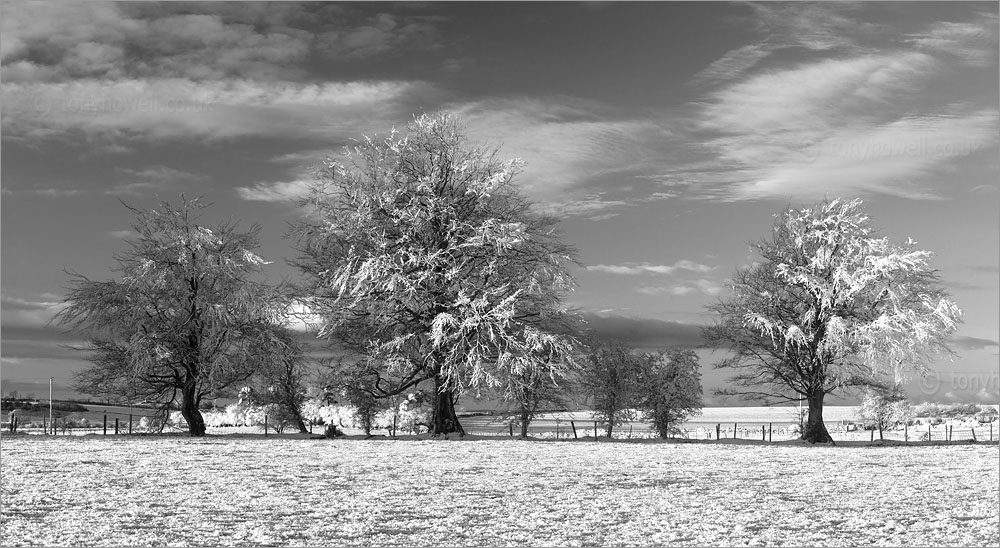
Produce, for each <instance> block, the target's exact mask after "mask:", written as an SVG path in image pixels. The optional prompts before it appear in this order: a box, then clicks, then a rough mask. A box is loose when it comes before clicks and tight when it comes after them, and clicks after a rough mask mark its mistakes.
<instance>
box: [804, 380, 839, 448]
mask: <svg viewBox="0 0 1000 548" xmlns="http://www.w3.org/2000/svg"><path fill="white" fill-rule="evenodd" d="M825 396H826V393H825V392H822V391H817V392H813V393H812V394H809V395H808V396H806V399H807V400H808V401H809V418H808V419H807V420H806V426H805V428H804V429H803V430H802V439H803V440H805V441H808V442H809V443H833V438H832V437H830V432H828V431H827V430H826V424H824V423H823V398H824V397H825Z"/></svg>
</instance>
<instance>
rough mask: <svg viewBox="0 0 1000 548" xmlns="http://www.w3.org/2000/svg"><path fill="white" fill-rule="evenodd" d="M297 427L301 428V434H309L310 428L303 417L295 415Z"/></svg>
mask: <svg viewBox="0 0 1000 548" xmlns="http://www.w3.org/2000/svg"><path fill="white" fill-rule="evenodd" d="M295 426H297V427H298V428H299V434H308V433H309V427H308V426H306V421H304V420H302V415H300V414H299V413H295Z"/></svg>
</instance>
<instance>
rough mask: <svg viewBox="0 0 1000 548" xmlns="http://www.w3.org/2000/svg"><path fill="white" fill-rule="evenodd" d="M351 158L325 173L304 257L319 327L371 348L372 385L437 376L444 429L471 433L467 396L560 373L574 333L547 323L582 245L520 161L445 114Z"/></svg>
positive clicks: (434, 425)
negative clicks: (563, 230)
mask: <svg viewBox="0 0 1000 548" xmlns="http://www.w3.org/2000/svg"><path fill="white" fill-rule="evenodd" d="M347 158H348V162H347V164H348V165H343V164H341V163H338V162H334V161H332V160H328V161H327V162H326V163H325V164H324V165H323V166H322V167H321V168H320V169H319V171H318V174H317V182H316V183H315V185H314V186H313V188H312V193H311V195H310V196H309V197H308V198H307V199H306V200H305V202H304V204H303V205H304V207H305V209H306V211H307V212H308V215H309V217H308V219H307V220H306V221H303V222H301V223H299V224H298V226H297V227H296V228H295V230H294V234H295V235H296V236H297V237H298V242H299V248H300V250H301V252H302V254H301V257H300V258H299V259H298V261H297V264H298V266H299V267H300V268H301V269H302V271H303V272H304V273H305V274H306V275H307V278H308V280H309V281H310V296H309V303H310V307H311V309H312V312H313V313H314V314H317V315H318V316H319V317H321V318H322V320H323V326H322V328H321V330H320V336H321V337H326V338H329V339H331V340H334V341H336V342H337V343H338V344H339V345H342V346H347V347H348V348H351V349H353V350H355V351H357V352H358V353H360V354H363V355H364V356H365V357H366V368H367V373H368V375H369V376H370V379H371V382H370V383H369V386H370V389H371V391H372V393H373V394H374V395H376V396H379V397H386V396H390V395H393V394H399V393H402V392H404V391H406V390H408V389H410V388H411V387H414V386H416V385H418V384H420V383H422V382H424V381H429V382H433V384H434V392H435V394H436V397H435V400H434V406H433V409H434V411H433V416H432V420H431V432H432V433H435V434H441V433H447V432H462V427H461V425H460V424H459V422H458V417H457V416H456V414H455V403H456V400H457V398H458V397H459V396H460V395H461V394H463V393H467V392H473V393H479V392H481V391H488V392H495V393H498V394H500V395H501V396H504V397H506V398H513V397H515V392H516V390H514V388H516V384H513V383H511V382H510V380H511V379H513V378H517V377H521V376H524V373H525V371H529V370H534V369H538V370H541V371H544V373H545V374H547V375H550V376H551V377H553V378H559V377H561V376H563V375H564V373H565V372H566V370H567V367H569V364H570V362H571V360H572V353H573V351H574V341H573V339H572V338H571V337H568V336H564V335H561V334H558V333H554V332H552V331H550V330H548V329H546V328H545V327H544V326H545V325H547V322H548V321H549V320H550V319H551V318H552V317H553V316H558V315H560V314H564V311H563V310H562V307H561V304H560V301H561V298H562V295H563V294H564V293H565V292H566V291H568V290H570V289H571V288H572V286H573V284H574V282H573V280H572V278H571V277H570V275H569V273H568V270H567V266H568V264H570V263H571V262H572V261H573V259H572V256H573V254H574V250H573V248H572V247H571V246H569V245H566V244H564V243H562V242H561V241H560V236H559V233H558V231H557V230H556V228H555V224H556V220H555V219H553V218H550V217H545V216H541V215H538V214H536V213H535V212H534V211H532V209H531V203H530V202H529V201H528V200H527V199H525V198H524V196H523V195H522V194H521V193H520V192H519V190H518V189H517V187H516V186H515V185H514V183H513V179H514V177H515V175H516V174H517V173H518V172H519V171H520V166H521V164H520V162H519V161H517V160H514V161H503V160H501V159H500V157H499V153H498V150H497V149H494V148H488V147H480V146H473V145H471V144H470V143H468V142H467V141H466V139H465V137H464V136H463V134H462V131H461V130H460V128H459V126H458V124H457V123H456V121H455V120H454V119H453V118H451V117H449V116H447V115H435V116H432V115H422V116H419V117H417V118H415V119H414V121H413V122H412V123H411V124H409V126H408V133H407V135H405V136H400V135H399V134H397V133H396V132H393V133H392V134H391V135H389V136H388V137H386V138H383V139H375V138H364V139H363V140H361V141H360V142H359V143H358V144H357V145H356V146H354V147H352V148H350V149H349V150H348V151H347ZM529 377H530V375H529Z"/></svg>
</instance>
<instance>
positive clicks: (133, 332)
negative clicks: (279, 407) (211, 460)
mask: <svg viewBox="0 0 1000 548" xmlns="http://www.w3.org/2000/svg"><path fill="white" fill-rule="evenodd" d="M205 207H206V206H205V205H204V204H203V203H202V202H201V201H199V200H197V199H195V200H184V201H183V203H182V204H181V205H180V206H178V207H175V206H172V205H170V204H169V203H166V202H163V203H161V204H160V206H159V207H158V208H155V209H149V210H143V209H137V208H133V207H129V209H130V210H131V211H132V212H133V213H134V214H135V222H134V223H133V224H132V230H133V231H134V232H135V234H136V236H135V237H134V238H132V239H131V240H130V241H129V242H128V246H129V248H128V249H127V250H126V251H125V252H123V253H121V254H117V255H116V256H115V261H116V262H117V263H118V265H117V267H116V268H115V269H114V270H115V271H116V272H117V273H118V274H119V275H120V279H118V280H109V281H94V280H90V279H88V278H86V277H84V276H79V275H77V276H75V277H74V279H73V280H72V282H71V286H70V288H69V291H68V293H67V296H66V303H67V305H68V306H67V307H66V308H65V309H63V311H62V312H60V313H59V315H58V316H57V317H56V321H58V322H59V323H61V324H63V325H68V326H71V327H72V328H74V329H76V330H78V331H80V332H83V333H85V334H87V335H88V336H89V337H90V338H91V344H90V345H88V347H87V350H89V351H90V352H92V358H91V361H92V362H93V365H92V366H91V367H89V368H88V369H85V370H83V371H81V372H79V373H78V374H77V376H76V379H75V384H76V389H77V390H78V391H80V392H83V393H89V394H95V395H106V396H119V397H127V398H129V399H132V400H137V399H144V400H147V401H158V402H161V403H164V404H165V405H170V404H171V403H172V402H174V401H175V400H177V397H178V395H179V396H180V400H181V401H180V403H181V413H182V415H183V416H184V419H185V420H186V421H187V423H188V428H189V432H190V434H191V435H193V436H201V435H204V433H205V422H204V420H203V418H202V416H201V413H200V411H199V405H200V404H201V402H202V401H203V400H206V399H212V398H215V397H221V396H226V395H228V394H229V392H228V390H229V389H230V388H231V387H233V386H234V385H237V384H238V383H241V382H243V381H245V380H247V379H248V378H250V377H251V376H252V375H254V373H256V372H258V371H260V370H262V368H264V366H265V365H266V364H268V363H271V362H281V361H282V360H283V359H284V356H285V354H286V353H287V352H288V350H289V348H288V345H287V344H286V343H287V338H286V337H284V336H283V335H282V331H281V330H280V327H279V324H280V323H281V321H282V320H283V305H282V303H283V299H282V298H281V295H280V293H279V292H278V291H277V290H276V289H275V288H274V287H271V286H268V285H266V284H264V283H262V282H259V281H257V280H256V279H255V275H256V274H258V273H259V272H260V270H261V266H262V265H263V264H265V261H264V260H263V259H262V258H260V257H259V256H258V255H256V254H255V253H254V251H253V250H254V249H255V248H256V247H257V233H258V232H259V230H260V227H259V226H256V225H254V226H252V227H250V228H249V229H246V230H241V229H240V228H239V227H238V226H237V225H236V224H235V223H232V222H229V223H222V224H220V225H218V226H216V227H214V228H207V227H204V226H201V225H198V224H197V223H196V221H197V216H198V214H199V212H200V211H201V210H203V209H204V208H205Z"/></svg>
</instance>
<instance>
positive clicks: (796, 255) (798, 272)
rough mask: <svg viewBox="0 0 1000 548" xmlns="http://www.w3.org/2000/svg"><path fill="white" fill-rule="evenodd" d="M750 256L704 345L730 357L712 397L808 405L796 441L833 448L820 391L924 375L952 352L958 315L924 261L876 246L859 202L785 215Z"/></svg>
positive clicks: (910, 251)
mask: <svg viewBox="0 0 1000 548" xmlns="http://www.w3.org/2000/svg"><path fill="white" fill-rule="evenodd" d="M753 247H754V249H756V251H757V253H758V254H759V255H760V259H759V260H758V261H757V262H754V263H753V264H751V265H749V266H746V267H744V268H740V269H738V270H737V271H736V272H735V274H734V275H733V287H732V291H733V292H732V295H731V296H729V297H728V298H723V299H721V300H720V301H719V302H718V303H717V304H715V305H713V306H712V307H711V309H712V310H713V311H714V312H715V313H716V314H717V315H718V321H717V323H715V324H714V325H712V326H710V327H708V328H707V329H706V332H705V336H706V338H707V340H708V341H709V342H711V343H712V344H714V345H715V346H716V347H719V348H722V349H725V350H728V351H729V352H731V354H730V356H729V357H728V358H726V359H723V360H722V361H721V362H719V363H718V364H717V367H722V368H730V369H735V370H736V374H735V375H734V376H733V377H732V378H731V381H732V383H733V384H734V385H736V387H734V388H731V389H727V390H724V391H721V393H723V394H730V395H739V396H742V397H743V398H745V399H749V400H759V401H764V402H765V403H768V404H770V403H779V402H788V401H797V400H801V399H805V400H806V401H807V402H808V404H809V417H808V420H807V422H806V425H805V428H804V429H803V432H802V439H804V440H808V441H810V442H813V443H815V442H832V441H833V440H832V438H831V437H830V434H829V432H827V429H826V426H825V425H824V423H823V400H824V397H825V396H826V395H827V394H832V393H837V392H841V391H845V390H849V389H857V388H860V387H864V386H882V385H885V384H886V383H887V382H888V381H886V380H885V376H886V375H889V374H891V375H892V376H893V377H894V380H895V378H902V376H904V375H905V374H906V373H908V372H916V373H924V372H926V371H928V364H929V362H930V361H931V360H932V359H933V358H934V357H936V356H942V355H943V356H949V355H951V350H950V349H949V348H948V344H947V343H948V337H949V335H950V334H951V333H953V332H954V331H955V330H956V328H957V326H958V323H959V322H960V321H961V310H959V308H958V306H957V305H956V304H955V303H954V302H952V301H951V300H949V299H948V298H947V297H948V296H947V294H946V292H945V290H944V289H943V288H942V287H941V284H940V282H939V279H938V276H937V274H936V272H935V271H934V270H932V269H931V268H930V266H929V265H930V260H931V258H932V254H931V253H930V252H928V251H922V250H919V249H916V247H915V242H912V241H908V242H906V243H905V244H902V245H896V244H892V243H890V242H889V240H888V238H885V237H878V236H877V235H876V232H875V230H874V229H873V228H871V223H870V220H869V218H868V217H867V216H866V215H865V214H864V212H863V210H862V204H861V201H860V200H847V201H844V200H832V201H823V202H821V203H819V204H817V205H815V206H813V207H804V208H800V209H794V208H791V207H789V208H787V209H786V210H785V211H784V212H782V213H781V214H780V215H777V216H776V220H775V223H774V228H773V233H772V236H771V238H769V239H766V240H762V241H759V242H755V243H754V244H753Z"/></svg>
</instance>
